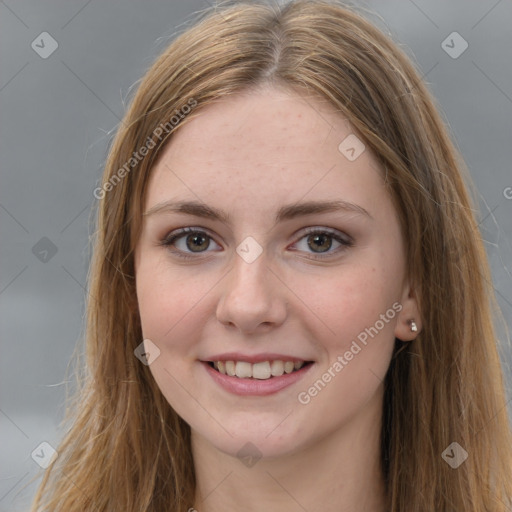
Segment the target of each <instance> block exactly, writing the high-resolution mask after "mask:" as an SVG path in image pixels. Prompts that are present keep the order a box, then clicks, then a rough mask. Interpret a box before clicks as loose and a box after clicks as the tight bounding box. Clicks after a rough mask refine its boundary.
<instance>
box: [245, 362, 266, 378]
mask: <svg viewBox="0 0 512 512" xmlns="http://www.w3.org/2000/svg"><path fill="white" fill-rule="evenodd" d="M237 364H238V363H237ZM271 375H272V373H271V371H270V363H269V362H268V361H263V363H255V364H253V365H252V378H253V379H269V378H270V376H271Z"/></svg>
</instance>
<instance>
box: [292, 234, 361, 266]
mask: <svg viewBox="0 0 512 512" xmlns="http://www.w3.org/2000/svg"><path fill="white" fill-rule="evenodd" d="M353 245H354V241H353V239H352V238H351V237H350V236H349V235H347V234H345V233H343V232H341V231H330V230H329V229H326V228H323V229H320V228H307V230H306V232H305V233H304V234H303V236H302V237H301V238H300V239H299V240H298V241H297V242H295V244H294V249H293V250H298V251H300V252H304V253H306V255H307V256H306V257H308V258H310V259H322V258H329V257H332V256H337V255H338V254H340V253H342V252H343V251H344V250H347V249H348V248H350V247H352V246H353Z"/></svg>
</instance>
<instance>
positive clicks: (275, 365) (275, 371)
mask: <svg viewBox="0 0 512 512" xmlns="http://www.w3.org/2000/svg"><path fill="white" fill-rule="evenodd" d="M270 371H271V372H272V376H273V377H281V375H283V373H284V363H283V361H272V364H271V365H270Z"/></svg>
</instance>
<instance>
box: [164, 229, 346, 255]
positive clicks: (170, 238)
mask: <svg viewBox="0 0 512 512" xmlns="http://www.w3.org/2000/svg"><path fill="white" fill-rule="evenodd" d="M191 233H199V234H202V235H205V236H206V237H208V238H210V239H212V240H213V237H212V236H210V235H209V234H208V232H207V231H205V230H204V229H200V228H192V227H187V228H180V229H178V230H176V231H174V232H172V233H170V234H169V235H167V236H166V237H165V238H164V239H163V240H162V241H161V242H160V243H159V245H161V246H164V247H167V248H169V250H170V251H171V252H172V253H173V254H175V255H176V256H178V257H179V258H183V259H186V260H191V259H196V257H197V256H190V254H192V253H185V252H183V251H181V250H173V249H170V247H171V246H172V244H173V243H174V242H176V240H178V239H179V238H182V237H183V236H184V235H189V234H191ZM318 234H320V235H328V236H329V237H331V238H333V239H334V240H335V241H336V242H339V243H340V244H341V247H338V248H337V249H336V250H335V251H331V252H328V253H325V255H324V254H323V253H310V254H314V256H308V258H309V259H313V260H322V259H326V258H330V257H332V256H333V255H334V254H338V253H339V252H342V251H344V250H346V249H348V248H349V247H352V246H353V245H354V243H353V241H352V239H351V238H350V237H349V236H348V235H345V237H346V238H344V237H342V236H340V235H339V234H338V233H337V232H336V231H332V230H330V229H327V228H322V229H320V228H311V227H310V228H305V230H304V232H303V234H302V236H301V237H300V238H299V241H300V240H302V239H303V238H305V237H307V236H308V235H318ZM204 252H207V251H204ZM196 254H197V255H201V254H202V253H201V252H198V253H196Z"/></svg>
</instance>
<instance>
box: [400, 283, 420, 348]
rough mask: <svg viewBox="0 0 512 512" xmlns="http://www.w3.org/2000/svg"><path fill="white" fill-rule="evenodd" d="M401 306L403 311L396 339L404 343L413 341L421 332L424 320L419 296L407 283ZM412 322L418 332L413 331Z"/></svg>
mask: <svg viewBox="0 0 512 512" xmlns="http://www.w3.org/2000/svg"><path fill="white" fill-rule="evenodd" d="M400 304H401V305H402V309H401V310H400V313H399V314H398V318H397V321H396V324H395V338H398V339H399V340H402V341H412V340H414V339H416V337H417V336H418V334H419V333H420V332H421V329H422V320H421V312H420V308H419V303H418V299H417V294H416V293H415V290H414V289H413V288H412V287H411V286H410V284H409V283H408V282H406V283H405V285H404V288H403V290H402V297H401V300H400ZM412 322H414V323H415V324H416V328H417V330H416V331H414V330H412V329H411V325H412Z"/></svg>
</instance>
